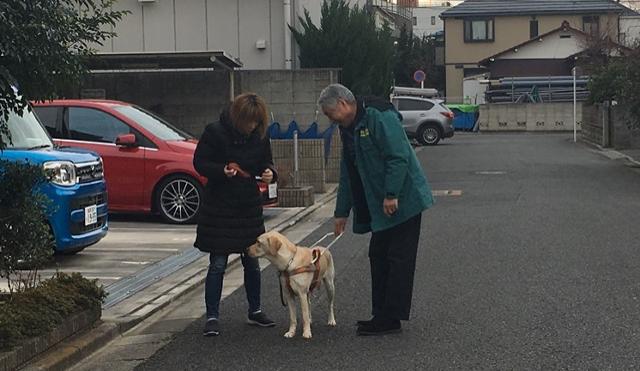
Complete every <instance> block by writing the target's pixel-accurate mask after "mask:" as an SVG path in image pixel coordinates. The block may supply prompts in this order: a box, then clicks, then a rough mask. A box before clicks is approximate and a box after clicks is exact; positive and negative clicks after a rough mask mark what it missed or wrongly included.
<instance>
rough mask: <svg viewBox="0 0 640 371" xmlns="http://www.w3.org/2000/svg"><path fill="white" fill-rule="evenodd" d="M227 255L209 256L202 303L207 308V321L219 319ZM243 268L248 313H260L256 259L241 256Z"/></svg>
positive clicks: (258, 272)
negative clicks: (203, 302)
mask: <svg viewBox="0 0 640 371" xmlns="http://www.w3.org/2000/svg"><path fill="white" fill-rule="evenodd" d="M228 259H229V256H228V255H214V254H209V271H208V272H207V278H206V280H205V283H204V301H205V304H206V307H207V319H210V318H216V319H217V318H220V298H221V297H222V282H223V280H224V271H225V270H226V269H227V261H228ZM240 259H241V260H242V266H243V267H244V289H245V291H246V293H247V301H248V302H249V313H255V312H258V311H260V264H259V263H258V259H257V258H252V257H250V256H248V255H246V254H242V255H241V257H240Z"/></svg>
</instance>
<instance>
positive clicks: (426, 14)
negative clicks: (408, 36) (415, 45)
mask: <svg viewBox="0 0 640 371" xmlns="http://www.w3.org/2000/svg"><path fill="white" fill-rule="evenodd" d="M450 8H451V5H449V3H448V2H446V1H444V2H441V3H440V4H439V5H433V6H421V7H417V8H413V35H414V36H416V37H420V38H422V37H425V36H430V35H434V34H436V33H437V32H440V31H443V30H444V22H443V21H442V19H441V18H440V14H442V12H444V11H445V10H447V9H450Z"/></svg>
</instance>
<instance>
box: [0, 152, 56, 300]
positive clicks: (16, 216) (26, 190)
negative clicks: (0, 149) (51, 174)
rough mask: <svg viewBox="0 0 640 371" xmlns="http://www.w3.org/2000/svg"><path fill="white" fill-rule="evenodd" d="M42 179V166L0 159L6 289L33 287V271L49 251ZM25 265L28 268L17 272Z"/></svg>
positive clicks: (0, 246)
mask: <svg viewBox="0 0 640 371" xmlns="http://www.w3.org/2000/svg"><path fill="white" fill-rule="evenodd" d="M44 182H46V178H45V174H44V170H43V169H42V166H37V165H33V164H29V163H26V162H13V161H5V160H0V278H1V279H5V280H7V281H8V283H9V289H10V291H14V290H16V289H18V290H20V289H22V288H25V287H32V286H34V285H35V284H36V279H37V270H38V269H39V268H40V267H41V266H42V265H43V264H44V263H45V262H46V261H48V260H49V258H50V257H51V254H52V253H53V239H52V236H51V232H50V230H49V225H48V224H47V221H46V212H47V209H48V208H52V207H53V206H52V205H51V202H50V200H49V199H48V198H47V197H46V195H44V194H43V193H42V192H41V191H40V186H41V185H42V184H43V183H44ZM25 266H27V267H29V268H30V270H28V271H26V272H19V270H20V269H21V268H24V267H25ZM16 273H19V274H18V275H16Z"/></svg>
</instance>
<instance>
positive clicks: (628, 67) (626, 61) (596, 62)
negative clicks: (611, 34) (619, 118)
mask: <svg viewBox="0 0 640 371" xmlns="http://www.w3.org/2000/svg"><path fill="white" fill-rule="evenodd" d="M596 45H598V44H596ZM591 50H596V51H597V50H599V49H598V48H597V47H595V48H594V47H592V48H590V49H587V51H591ZM606 52H607V54H605V55H604V56H603V55H602V53H600V55H598V53H591V54H590V55H589V54H588V55H587V58H585V59H586V62H583V68H585V70H586V71H587V72H588V73H590V75H591V80H590V81H589V92H590V97H589V100H590V102H591V103H602V102H606V101H613V100H615V101H617V102H618V103H619V106H620V107H623V109H624V110H625V111H627V112H628V113H629V114H630V118H631V121H632V126H634V127H635V128H640V95H638V92H639V91H640V44H637V45H636V46H635V47H633V48H630V49H619V50H616V53H612V51H611V50H606ZM612 54H614V55H616V56H615V57H610V55H612ZM584 66H586V67H584Z"/></svg>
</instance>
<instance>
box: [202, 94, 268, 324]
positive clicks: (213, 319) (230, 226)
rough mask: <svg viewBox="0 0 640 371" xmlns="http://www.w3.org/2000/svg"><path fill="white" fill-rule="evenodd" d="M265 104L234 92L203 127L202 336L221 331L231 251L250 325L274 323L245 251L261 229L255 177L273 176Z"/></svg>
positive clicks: (253, 264) (253, 261)
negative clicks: (205, 261)
mask: <svg viewBox="0 0 640 371" xmlns="http://www.w3.org/2000/svg"><path fill="white" fill-rule="evenodd" d="M267 120H268V116H267V107H266V104H265V102H264V100H263V99H262V98H260V97H259V96H257V95H256V94H252V93H248V94H242V95H239V96H237V97H236V98H235V99H234V101H233V103H232V104H231V107H230V108H229V109H228V110H225V111H224V112H223V113H222V114H221V115H220V121H219V122H216V123H213V124H210V125H208V126H207V127H206V129H205V131H204V133H203V134H202V137H201V138H200V141H199V143H198V147H197V148H196V152H195V154H194V156H193V165H194V166H195V169H196V170H197V171H198V173H200V174H202V175H203V176H205V177H206V178H207V179H208V182H207V185H206V187H205V192H204V200H203V203H202V206H201V209H200V214H199V218H198V230H197V237H196V242H195V244H194V246H195V247H197V248H198V249H200V250H201V251H204V252H208V253H210V254H209V262H210V264H209V271H208V273H207V278H206V281H205V304H206V308H207V322H206V324H205V327H204V335H205V336H215V335H218V334H219V333H220V329H219V322H218V320H219V314H220V313H219V306H220V297H221V295H222V282H223V277H224V271H225V269H226V266H227V259H228V256H229V254H234V253H236V254H238V253H239V254H242V255H241V260H242V265H243V266H244V285H245V290H246V293H247V301H248V302H249V314H248V323H249V324H252V325H258V326H263V327H271V326H274V325H275V323H274V322H273V321H272V320H270V319H269V318H268V317H267V316H266V315H265V314H264V313H263V312H262V311H261V308H260V266H259V264H258V259H256V258H251V257H249V256H248V255H246V254H245V253H244V252H245V250H246V249H247V248H248V247H249V246H250V245H252V244H253V243H255V241H256V239H257V237H258V236H259V235H260V234H262V233H264V231H265V228H264V219H263V216H262V196H261V194H260V190H259V189H258V184H257V180H256V178H257V177H260V178H261V179H262V181H263V182H266V183H271V182H274V181H275V180H276V179H275V178H276V175H275V169H274V166H273V160H272V156H271V145H270V142H269V138H268V137H267V123H268V121H267Z"/></svg>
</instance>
